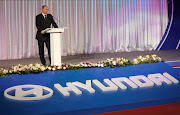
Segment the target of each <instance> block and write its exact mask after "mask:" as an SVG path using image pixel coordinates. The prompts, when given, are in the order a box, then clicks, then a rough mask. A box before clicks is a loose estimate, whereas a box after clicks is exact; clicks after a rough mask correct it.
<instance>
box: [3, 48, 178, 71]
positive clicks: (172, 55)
mask: <svg viewBox="0 0 180 115" xmlns="http://www.w3.org/2000/svg"><path fill="white" fill-rule="evenodd" d="M153 54H156V55H158V56H159V57H161V58H162V59H163V60H164V61H166V62H168V61H179V60H180V50H160V51H132V52H113V53H98V54H84V55H83V54H81V55H73V56H71V55H70V56H62V63H72V64H78V63H80V62H87V61H89V62H94V63H95V62H99V61H102V60H106V59H107V58H118V57H124V58H126V59H128V60H133V59H134V58H136V57H137V56H140V55H141V56H146V55H153ZM46 61H47V64H49V59H48V58H46ZM35 63H41V62H40V59H39V57H38V58H23V59H12V60H0V68H6V69H8V68H10V67H11V66H15V65H18V64H22V65H23V64H35Z"/></svg>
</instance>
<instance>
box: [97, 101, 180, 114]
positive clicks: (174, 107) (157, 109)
mask: <svg viewBox="0 0 180 115" xmlns="http://www.w3.org/2000/svg"><path fill="white" fill-rule="evenodd" d="M96 115H180V103H174V104H168V105H159V106H152V107H145V108H137V109H130V110H124V111H115V112H108V113H100V114H96Z"/></svg>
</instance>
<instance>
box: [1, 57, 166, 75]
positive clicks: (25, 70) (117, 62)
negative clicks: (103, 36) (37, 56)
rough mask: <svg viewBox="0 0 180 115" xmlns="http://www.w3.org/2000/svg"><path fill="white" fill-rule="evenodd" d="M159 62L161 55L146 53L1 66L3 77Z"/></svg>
mask: <svg viewBox="0 0 180 115" xmlns="http://www.w3.org/2000/svg"><path fill="white" fill-rule="evenodd" d="M157 62H163V61H162V59H161V58H160V57H158V56H157V55H155V54H153V55H146V56H144V57H142V56H137V57H136V58H135V59H133V61H130V60H128V59H126V58H123V57H120V58H110V59H106V60H104V61H100V62H97V63H93V62H81V63H80V64H71V63H70V64H68V63H67V64H62V65H61V66H53V65H48V66H44V65H41V64H38V63H36V64H29V65H27V64H24V65H20V64H18V65H16V66H12V67H11V68H9V69H3V68H0V76H1V77H3V76H5V75H11V74H19V75H22V74H30V73H33V74H38V73H42V72H47V71H59V70H73V69H82V68H98V67H101V68H103V67H111V68H114V67H125V66H130V65H137V64H145V63H157Z"/></svg>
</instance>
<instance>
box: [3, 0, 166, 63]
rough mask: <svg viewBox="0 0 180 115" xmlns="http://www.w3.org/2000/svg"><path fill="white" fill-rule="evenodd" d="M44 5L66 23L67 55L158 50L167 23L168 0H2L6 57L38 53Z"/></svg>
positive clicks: (60, 23)
mask: <svg viewBox="0 0 180 115" xmlns="http://www.w3.org/2000/svg"><path fill="white" fill-rule="evenodd" d="M43 5H47V6H48V7H49V13H50V14H52V15H53V16H54V20H55V22H56V23H57V25H58V26H59V27H62V26H64V27H67V29H66V30H65V32H64V33H62V34H61V37H62V40H61V41H62V55H63V56H66V55H77V54H92V53H108V52H124V51H147V50H154V49H155V48H156V47H157V45H158V43H159V42H160V40H161V38H162V36H163V34H164V32H165V29H166V26H167V23H168V7H167V0H0V59H1V60H4V59H21V58H29V57H38V56H39V55H38V45H37V40H36V39H35V36H36V31H37V29H36V26H35V17H36V15H38V14H40V13H41V7H42V6H43ZM45 54H46V55H47V50H45Z"/></svg>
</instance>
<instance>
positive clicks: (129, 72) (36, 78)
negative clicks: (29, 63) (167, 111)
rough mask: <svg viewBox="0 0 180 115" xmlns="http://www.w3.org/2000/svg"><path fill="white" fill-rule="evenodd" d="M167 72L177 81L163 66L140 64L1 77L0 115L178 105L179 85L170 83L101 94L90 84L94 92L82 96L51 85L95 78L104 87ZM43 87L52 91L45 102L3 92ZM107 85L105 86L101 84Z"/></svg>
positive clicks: (164, 65)
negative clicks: (110, 82)
mask: <svg viewBox="0 0 180 115" xmlns="http://www.w3.org/2000/svg"><path fill="white" fill-rule="evenodd" d="M164 72H167V73H169V74H170V75H172V76H173V77H174V78H176V79H177V80H180V77H179V76H180V73H179V72H178V71H176V70H175V69H173V68H172V67H170V66H169V65H168V64H166V63H155V64H142V65H133V66H128V67H116V68H92V69H79V70H67V71H54V72H47V73H41V74H28V75H10V76H5V77H2V78H0V109H1V110H0V114H26V115H28V114H29V115H32V114H96V113H103V112H111V111H119V110H126V109H133V108H141V107H146V106H154V105H162V104H169V103H175V102H180V84H179V83H177V84H175V83H173V84H169V85H167V84H166V83H163V84H162V85H161V86H157V85H154V86H152V87H145V88H140V87H138V88H135V89H133V88H131V87H129V86H128V85H126V86H127V87H128V88H127V89H126V90H122V89H120V88H119V89H118V90H117V91H109V92H108V91H107V92H103V91H101V90H100V89H99V88H98V87H97V86H95V85H94V84H93V83H92V88H93V89H94V90H95V93H93V94H91V93H89V92H88V91H86V90H85V89H82V88H79V87H78V88H79V89H80V90H81V91H82V94H81V95H76V94H75V93H74V92H70V96H63V95H62V94H61V93H60V92H59V91H58V90H57V89H56V88H55V87H54V84H56V83H59V84H61V85H62V86H63V87H66V83H67V82H75V81H78V82H81V83H85V82H86V80H94V79H97V80H99V81H100V82H101V83H103V84H104V82H103V80H104V79H111V78H117V77H127V78H129V77H130V76H137V75H145V76H147V75H148V74H155V73H161V74H163V73H164ZM26 84H32V85H42V86H46V87H49V88H51V89H52V90H53V91H54V94H53V95H52V96H51V97H50V98H47V99H42V100H36V101H17V100H12V99H8V98H6V97H5V96H4V91H5V90H6V89H7V88H9V87H13V86H17V85H26ZM104 85H106V84H104Z"/></svg>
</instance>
